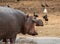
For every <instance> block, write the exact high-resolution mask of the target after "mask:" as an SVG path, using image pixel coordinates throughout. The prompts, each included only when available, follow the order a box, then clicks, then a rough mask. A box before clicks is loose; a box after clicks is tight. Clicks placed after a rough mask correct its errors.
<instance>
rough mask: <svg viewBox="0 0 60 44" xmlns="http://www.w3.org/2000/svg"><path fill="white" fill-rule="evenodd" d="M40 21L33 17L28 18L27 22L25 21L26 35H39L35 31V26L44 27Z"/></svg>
mask: <svg viewBox="0 0 60 44" xmlns="http://www.w3.org/2000/svg"><path fill="white" fill-rule="evenodd" d="M40 22H41V23H42V21H40V20H35V19H34V18H33V17H32V16H28V18H27V20H26V21H25V26H24V32H25V34H26V33H27V34H29V35H38V33H37V32H36V30H35V26H43V23H42V24H40Z"/></svg>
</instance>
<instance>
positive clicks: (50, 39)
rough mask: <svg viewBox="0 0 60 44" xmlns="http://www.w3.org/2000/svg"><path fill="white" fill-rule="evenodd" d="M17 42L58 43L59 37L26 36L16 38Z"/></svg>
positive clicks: (29, 43)
mask: <svg viewBox="0 0 60 44" xmlns="http://www.w3.org/2000/svg"><path fill="white" fill-rule="evenodd" d="M16 43H18V44H60V38H56V37H26V38H19V39H17V40H16Z"/></svg>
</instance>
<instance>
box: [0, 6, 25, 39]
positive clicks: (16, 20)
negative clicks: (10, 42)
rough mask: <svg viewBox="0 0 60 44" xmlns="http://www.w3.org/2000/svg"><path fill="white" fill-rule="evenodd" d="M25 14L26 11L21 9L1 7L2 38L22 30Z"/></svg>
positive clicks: (0, 31) (0, 32)
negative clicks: (23, 11)
mask: <svg viewBox="0 0 60 44" xmlns="http://www.w3.org/2000/svg"><path fill="white" fill-rule="evenodd" d="M24 16H25V15H24V13H22V12H21V11H19V10H15V9H12V8H8V7H0V39H2V38H10V37H12V35H16V34H17V33H18V32H19V31H20V30H19V29H20V26H21V25H22V23H23V21H24ZM19 24H20V25H19Z"/></svg>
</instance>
